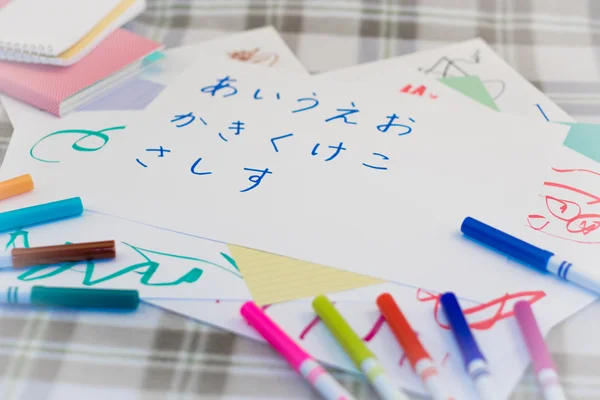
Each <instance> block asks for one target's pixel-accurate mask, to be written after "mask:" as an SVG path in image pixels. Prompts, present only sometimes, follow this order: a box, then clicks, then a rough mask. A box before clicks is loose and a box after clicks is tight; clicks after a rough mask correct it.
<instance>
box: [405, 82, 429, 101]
mask: <svg viewBox="0 0 600 400" xmlns="http://www.w3.org/2000/svg"><path fill="white" fill-rule="evenodd" d="M426 91H427V87H426V86H425V85H419V86H418V87H416V88H414V89H413V85H411V84H410V83H409V84H407V85H406V86H404V87H403V88H402V89H400V93H408V94H414V95H416V96H420V97H423V95H424V94H425V92H426ZM428 96H429V98H431V99H437V98H438V95H437V94H433V93H429V94H428Z"/></svg>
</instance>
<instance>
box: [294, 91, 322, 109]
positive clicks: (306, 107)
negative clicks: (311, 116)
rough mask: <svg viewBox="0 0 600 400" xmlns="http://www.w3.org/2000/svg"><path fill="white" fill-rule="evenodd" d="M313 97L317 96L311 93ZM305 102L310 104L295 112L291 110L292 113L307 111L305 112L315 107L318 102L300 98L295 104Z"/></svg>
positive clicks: (313, 99)
mask: <svg viewBox="0 0 600 400" xmlns="http://www.w3.org/2000/svg"><path fill="white" fill-rule="evenodd" d="M313 96H315V97H317V94H316V93H314V92H313ZM307 101H308V102H310V103H311V104H310V105H307V106H305V107H303V108H297V109H295V110H292V113H299V112H302V111H307V110H310V109H312V108H315V107H316V106H318V105H319V100H317V99H316V98H313V97H302V98H300V99H298V100H296V102H298V103H304V102H307Z"/></svg>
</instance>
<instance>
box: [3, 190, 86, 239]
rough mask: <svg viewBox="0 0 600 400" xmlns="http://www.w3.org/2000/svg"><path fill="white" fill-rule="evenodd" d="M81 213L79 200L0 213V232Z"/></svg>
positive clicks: (81, 205)
mask: <svg viewBox="0 0 600 400" xmlns="http://www.w3.org/2000/svg"><path fill="white" fill-rule="evenodd" d="M82 213H83V203H82V202H81V198H79V197H72V198H70V199H64V200H58V201H53V202H51V203H44V204H38V205H36V206H31V207H25V208H20V209H17V210H12V211H6V212H3V213H0V231H7V230H10V229H15V228H22V227H25V226H31V225H37V224H41V223H44V222H49V221H53V220H57V219H62V218H67V217H74V216H76V215H81V214H82Z"/></svg>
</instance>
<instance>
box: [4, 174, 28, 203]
mask: <svg viewBox="0 0 600 400" xmlns="http://www.w3.org/2000/svg"><path fill="white" fill-rule="evenodd" d="M32 190H33V179H31V175H29V174H25V175H21V176H17V177H16V178H12V179H9V180H7V181H2V182H0V200H4V199H8V198H9V197H13V196H16V195H18V194H23V193H26V192H30V191H32Z"/></svg>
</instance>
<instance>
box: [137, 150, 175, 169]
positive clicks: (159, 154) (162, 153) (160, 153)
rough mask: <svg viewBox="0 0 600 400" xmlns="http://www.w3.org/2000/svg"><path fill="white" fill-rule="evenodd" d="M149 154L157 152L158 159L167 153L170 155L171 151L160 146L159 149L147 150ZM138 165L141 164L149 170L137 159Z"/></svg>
mask: <svg viewBox="0 0 600 400" xmlns="http://www.w3.org/2000/svg"><path fill="white" fill-rule="evenodd" d="M146 151H147V152H156V153H158V158H162V157H164V156H165V153H170V152H171V150H169V149H165V148H164V147H163V146H159V147H158V148H157V149H146ZM135 161H137V163H138V164H140V165H141V166H142V167H144V168H148V166H147V165H146V164H144V163H143V162H142V161H141V160H140V159H139V158H136V159H135Z"/></svg>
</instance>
